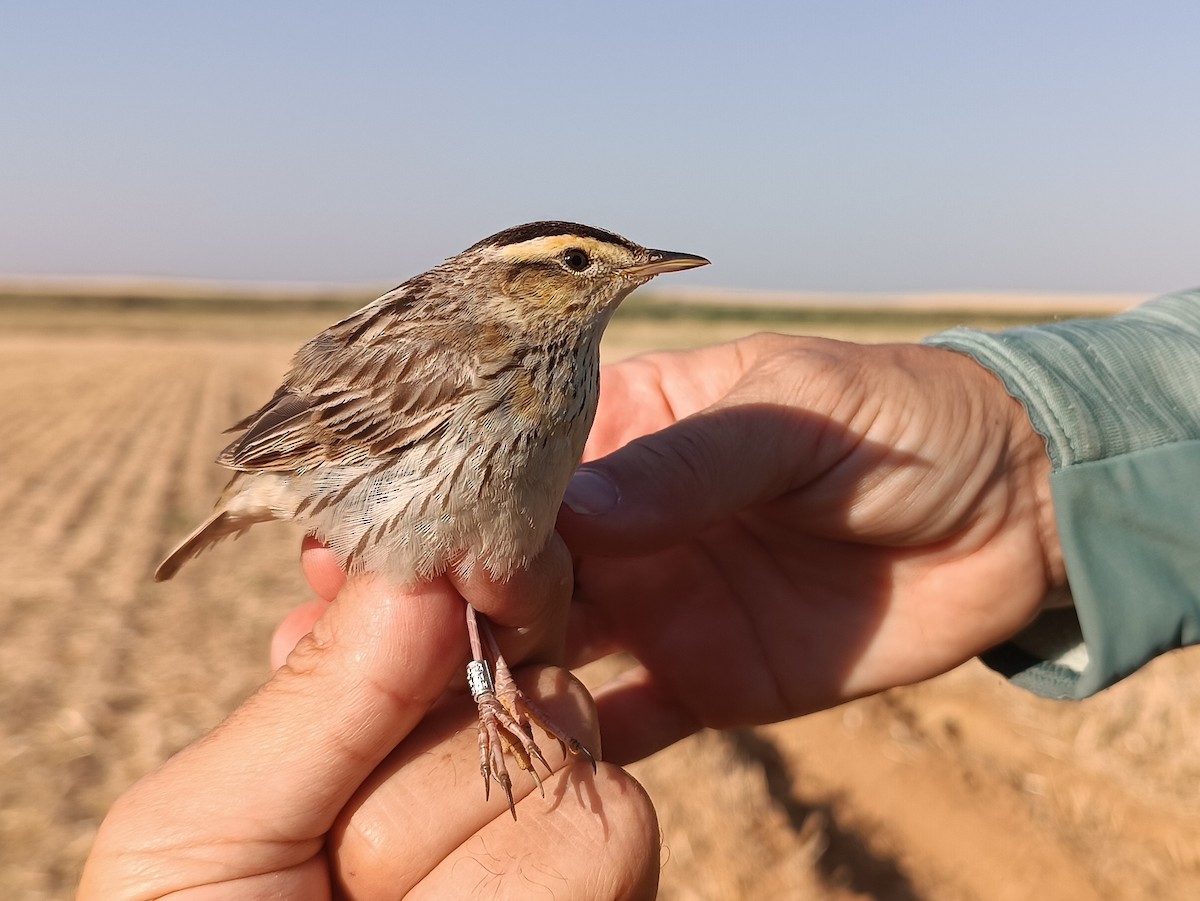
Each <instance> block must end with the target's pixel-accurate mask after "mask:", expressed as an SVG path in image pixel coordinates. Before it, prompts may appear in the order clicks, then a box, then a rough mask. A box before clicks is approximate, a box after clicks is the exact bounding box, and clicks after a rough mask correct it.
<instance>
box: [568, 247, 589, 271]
mask: <svg viewBox="0 0 1200 901" xmlns="http://www.w3.org/2000/svg"><path fill="white" fill-rule="evenodd" d="M562 261H563V265H564V266H566V267H567V268H568V269H570V270H571V271H572V272H583V270H584V269H586V268H587V267H588V266H589V265H591V262H592V261H591V260H590V259H588V255H587V254H586V253H584V252H583V251H582V250H580V249H579V248H578V247H572V248H570V249H568V250H564V251H563V255H562Z"/></svg>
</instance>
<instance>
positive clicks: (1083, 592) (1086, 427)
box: [925, 290, 1200, 698]
mask: <svg viewBox="0 0 1200 901" xmlns="http://www.w3.org/2000/svg"><path fill="white" fill-rule="evenodd" d="M925 343H927V344H931V345H935V346H938V347H945V348H949V349H952V350H957V351H959V352H961V353H965V354H968V355H969V356H971V357H972V358H974V359H975V360H976V361H977V362H979V363H980V364H981V365H983V366H984V367H986V368H987V369H989V370H991V371H992V372H994V373H995V374H996V375H997V376H998V377H999V378H1000V379H1001V380H1002V381H1003V382H1004V385H1005V387H1006V388H1007V389H1008V391H1009V393H1010V394H1012V396H1013V397H1015V398H1016V399H1017V400H1018V401H1020V402H1021V403H1022V404H1023V405H1024V407H1025V409H1026V411H1027V412H1028V413H1029V417H1030V420H1031V421H1032V423H1033V426H1034V428H1035V429H1037V431H1038V433H1039V434H1040V435H1041V436H1042V437H1043V438H1044V439H1045V441H1046V448H1047V450H1048V452H1049V454H1050V459H1051V463H1052V465H1053V472H1052V474H1051V476H1050V487H1051V493H1052V496H1053V499H1054V506H1055V517H1056V524H1057V527H1058V534H1059V538H1060V540H1061V542H1062V549H1063V558H1064V561H1065V564H1066V570H1067V580H1068V583H1069V586H1070V593H1071V596H1072V598H1073V601H1074V605H1073V609H1072V608H1070V607H1068V608H1065V609H1060V610H1050V611H1047V612H1046V613H1043V614H1042V615H1041V616H1039V617H1038V618H1037V619H1036V620H1035V621H1034V622H1033V623H1032V624H1031V625H1030V626H1029V627H1028V628H1026V629H1025V630H1024V631H1023V632H1022V633H1020V634H1019V635H1017V636H1015V637H1014V638H1013V639H1012V640H1010V641H1009V642H1007V643H1005V644H1004V645H1001V646H1000V647H997V648H994V649H992V650H991V651H989V652H987V653H986V654H984V655H982V658H983V660H984V662H986V663H987V664H988V665H989V666H992V667H993V668H995V669H997V670H998V671H1000V672H1002V673H1003V674H1004V675H1006V676H1008V677H1009V678H1010V679H1012V680H1013V681H1014V682H1015V683H1017V684H1020V685H1023V686H1025V687H1026V688H1029V689H1031V690H1032V691H1035V692H1037V693H1038V694H1041V695H1045V696H1047V697H1059V698H1083V697H1087V696H1088V695H1091V694H1094V693H1095V692H1097V691H1099V690H1101V689H1103V688H1106V687H1107V686H1109V685H1112V684H1113V683H1114V682H1116V681H1118V680H1120V679H1122V678H1123V677H1125V676H1127V675H1129V674H1130V673H1132V672H1133V671H1134V670H1136V669H1138V668H1139V667H1140V666H1142V665H1143V664H1145V663H1146V662H1147V661H1149V660H1150V659H1152V658H1153V657H1155V656H1157V655H1159V654H1162V653H1164V652H1166V651H1169V650H1172V649H1174V648H1180V647H1184V646H1186V645H1191V644H1197V643H1200V290H1196V291H1189V292H1184V293H1181V294H1173V295H1169V296H1166V297H1160V298H1157V299H1155V300H1152V301H1150V302H1148V303H1146V304H1143V305H1142V306H1140V307H1137V308H1136V309H1133V310H1130V311H1128V312H1125V313H1120V314H1118V315H1116V316H1113V317H1110V318H1108V319H1094V320H1073V321H1067V322H1057V323H1052V324H1047V325H1042V326H1032V327H1029V328H1018V329H1010V330H1008V331H1003V332H998V333H994V334H991V333H987V332H983V331H979V330H975V329H965V328H957V329H951V330H950V331H947V332H942V333H940V334H937V335H934V336H932V337H930V338H928V339H926V341H925Z"/></svg>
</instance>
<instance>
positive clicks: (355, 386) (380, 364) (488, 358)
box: [155, 222, 708, 818]
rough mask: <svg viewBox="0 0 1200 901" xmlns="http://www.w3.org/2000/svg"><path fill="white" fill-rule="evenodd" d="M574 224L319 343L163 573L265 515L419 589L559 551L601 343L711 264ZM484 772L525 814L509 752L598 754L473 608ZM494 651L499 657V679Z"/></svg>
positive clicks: (417, 281)
mask: <svg viewBox="0 0 1200 901" xmlns="http://www.w3.org/2000/svg"><path fill="white" fill-rule="evenodd" d="M707 262H708V261H707V260H705V259H704V258H703V257H697V256H693V255H691V254H682V253H672V252H667V251H659V250H649V249H647V248H644V247H641V246H639V245H637V244H634V243H633V242H631V241H628V240H626V239H624V238H622V237H620V236H618V235H615V234H612V233H611V232H606V231H603V230H601V229H597V228H593V227H591V226H585V225H578V224H575V223H567V222H535V223H530V224H528V225H522V226H517V227H515V228H511V229H506V230H505V231H502V232H499V233H497V234H495V235H492V236H491V237H489V238H485V239H484V240H483V241H480V242H478V243H477V244H474V245H472V246H471V247H469V248H468V249H467V250H465V251H464V252H463V253H461V254H459V255H458V256H456V257H452V258H450V259H449V260H447V261H446V262H445V263H443V264H441V265H440V266H437V267H435V268H434V269H431V270H429V271H428V272H425V273H423V274H421V275H418V276H416V277H414V278H412V279H409V280H408V281H407V282H405V283H403V284H402V285H400V286H399V287H397V288H396V289H394V290H393V291H390V292H388V293H387V294H385V295H383V296H382V297H380V298H379V299H377V300H375V301H373V302H372V303H370V304H368V305H367V306H366V307H364V308H363V309H361V310H359V311H358V312H357V313H354V314H352V315H351V316H349V317H348V318H346V319H344V320H342V321H341V322H339V323H337V324H335V325H333V326H331V327H330V328H328V329H326V330H325V331H324V332H322V333H321V334H319V335H318V336H316V337H315V338H314V339H312V340H311V341H309V342H308V343H307V344H305V345H304V346H303V347H302V348H301V349H300V350H299V351H298V352H297V353H296V356H295V358H294V359H293V364H292V368H291V371H290V372H289V373H288V375H287V376H286V377H285V379H284V382H283V384H282V385H281V386H280V387H279V389H278V390H277V391H276V392H275V394H274V395H273V396H272V398H271V399H270V400H269V401H268V402H267V403H266V404H265V405H264V406H263V407H262V408H260V409H259V410H258V411H257V412H255V413H253V414H251V415H250V416H248V417H246V418H245V419H243V420H242V421H241V422H239V423H237V424H236V425H235V426H234V427H233V428H232V429H231V431H242V432H243V434H242V435H241V436H240V437H238V438H237V439H236V440H234V441H233V442H232V443H231V444H230V445H229V446H228V447H227V448H226V449H225V450H224V451H223V452H222V454H221V455H220V457H219V458H218V462H220V463H221V464H222V465H224V466H227V467H228V468H230V469H233V470H235V474H234V476H233V477H232V479H231V480H230V482H229V484H228V485H227V486H226V488H225V491H224V493H223V494H222V496H221V498H220V499H219V500H218V502H217V505H216V509H215V510H214V512H213V514H212V515H211V516H210V517H209V518H208V519H207V520H206V521H205V522H204V523H202V524H201V525H200V527H199V528H197V529H196V531H194V532H193V533H192V534H191V535H190V536H189V537H188V538H187V539H185V540H184V541H183V543H181V544H180V546H179V547H178V548H176V550H175V551H173V552H172V553H171V554H170V555H169V556H168V557H167V559H166V560H164V561H163V563H162V564H161V565H160V566H159V568H158V570H157V571H156V573H155V578H156V580H159V581H162V580H165V579H169V578H171V577H172V576H173V575H174V574H175V573H176V572H177V571H178V569H179V567H180V566H182V565H183V563H185V562H186V561H187V560H189V559H191V558H192V557H194V556H196V555H197V554H198V553H200V552H201V551H202V550H204V549H205V548H207V547H209V546H210V545H212V544H213V543H215V542H217V541H219V540H221V539H222V538H224V537H226V536H228V535H231V534H239V533H241V532H244V531H245V530H246V529H248V528H250V527H251V526H253V525H255V524H256V523H259V522H267V521H271V520H295V521H302V522H304V523H306V525H307V526H308V528H309V529H310V530H311V531H312V532H313V533H314V534H316V535H317V536H318V537H319V538H320V539H321V540H322V541H323V542H325V543H326V544H327V545H328V546H329V548H330V549H331V550H332V551H333V552H334V554H335V555H336V556H337V559H338V561H339V564H340V565H341V566H342V567H343V568H344V570H345V571H346V572H347V573H348V574H354V573H358V572H377V573H381V574H382V575H384V576H385V577H387V578H389V579H393V580H395V581H397V582H399V583H402V584H411V583H415V582H420V581H425V580H428V579H432V578H435V577H437V576H438V575H441V574H443V573H451V574H452V575H453V576H454V577H455V578H456V580H458V581H463V580H466V579H469V578H470V576H471V573H472V572H474V571H476V569H477V568H478V567H480V566H482V568H483V569H485V570H486V571H487V573H488V574H489V575H490V576H491V577H492V578H493V579H495V580H498V581H504V580H506V579H508V578H509V577H510V576H511V575H512V574H513V573H514V572H517V571H519V570H520V569H522V568H523V567H525V566H527V565H528V564H529V563H530V561H531V560H533V559H534V558H535V557H536V556H537V554H538V553H539V552H540V551H541V550H542V549H543V548H544V547H545V546H546V543H547V541H548V540H549V538H550V536H551V534H552V532H553V528H554V522H555V517H556V514H557V511H558V507H559V504H560V502H561V500H562V496H563V492H564V491H565V489H566V484H567V481H568V480H569V479H570V477H571V474H572V473H573V472H574V470H575V467H576V466H577V465H578V463H579V460H580V457H581V455H582V452H583V446H584V442H585V440H586V438H587V434H588V431H589V429H590V428H591V423H592V419H593V417H594V416H595V412H596V404H597V400H598V396H599V344H600V338H601V336H602V334H603V331H604V328H605V326H606V325H607V324H608V321H609V319H610V318H611V316H612V314H613V312H614V311H615V309H616V307H617V305H618V304H619V303H620V302H621V301H622V300H623V299H624V298H625V297H626V296H628V294H629V293H630V292H632V291H633V289H634V288H636V287H638V286H639V285H642V284H644V283H645V282H647V281H649V280H650V279H651V278H653V277H654V276H656V275H658V274H661V273H664V272H673V271H678V270H682V269H690V268H693V267H696V266H703V265H705V264H707ZM467 621H468V633H469V636H470V638H471V651H472V660H471V663H470V664H469V667H468V676H469V679H470V680H471V687H472V693H473V695H474V697H475V700H476V703H477V704H478V706H479V712H480V769H481V772H482V773H483V777H484V780H485V785H487V784H488V783H489V780H495V781H496V782H497V783H498V784H499V785H500V786H501V787H502V788H503V790H504V792H505V794H506V796H507V798H508V802H509V808H510V810H511V811H512V813H513V816H514V818H515V816H516V811H515V807H514V806H513V799H512V788H511V779H510V777H509V775H508V772H507V769H506V767H505V764H504V757H503V751H504V750H508V751H509V752H510V753H511V754H513V756H514V757H515V758H516V760H517V762H518V764H519V765H520V766H521V768H522V769H526V770H528V771H530V772H531V773H533V774H534V777H535V779H536V778H538V777H537V775H536V772H535V770H534V766H533V761H534V760H535V759H536V760H540V761H542V763H543V765H544V764H545V760H544V758H543V757H542V755H541V752H540V750H539V749H538V747H537V744H536V742H535V741H534V739H533V734H532V728H531V724H534V723H536V724H537V725H539V726H540V727H541V728H543V729H544V730H545V731H546V732H547V733H548V734H549V735H551V736H552V737H554V738H556V739H557V740H558V741H560V742H561V743H562V744H563V746H564V748H566V749H568V750H570V751H571V752H573V753H575V754H576V755H580V756H584V757H586V758H587V759H589V760H590V761H591V763H592V766H593V767H594V766H595V761H594V759H592V755H591V753H590V752H588V751H587V749H586V748H584V747H583V746H582V745H581V744H580V743H579V742H578V741H576V740H575V739H573V738H571V737H570V736H568V735H566V734H565V733H564V732H563V731H562V730H561V729H559V728H558V727H557V726H555V725H554V724H553V723H552V722H550V721H549V720H548V719H547V718H546V717H545V716H544V715H543V714H541V713H540V711H539V710H538V709H537V708H536V707H535V706H534V705H533V704H532V703H531V702H530V701H529V699H527V698H526V697H525V696H524V695H523V694H522V693H521V692H520V690H519V689H518V688H517V687H516V685H515V683H514V682H513V681H512V677H511V674H510V673H509V671H508V666H507V664H506V663H505V661H504V658H503V656H502V655H501V654H500V652H499V646H498V644H497V643H496V640H495V637H494V636H493V635H492V633H491V630H490V627H489V624H488V621H487V619H486V618H485V617H482V616H479V615H478V614H477V613H476V611H475V610H474V608H473V607H472V606H471V605H470V604H468V606H467ZM489 656H490V657H491V658H492V660H493V661H494V663H495V672H496V676H495V681H494V682H493V680H492V677H491V670H490V668H489V664H488V658H489Z"/></svg>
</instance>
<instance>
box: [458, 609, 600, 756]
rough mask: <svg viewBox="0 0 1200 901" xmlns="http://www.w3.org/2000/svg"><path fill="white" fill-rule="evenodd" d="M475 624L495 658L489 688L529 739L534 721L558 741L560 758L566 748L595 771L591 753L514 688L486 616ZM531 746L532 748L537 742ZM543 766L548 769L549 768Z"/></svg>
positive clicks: (531, 736) (513, 682)
mask: <svg viewBox="0 0 1200 901" xmlns="http://www.w3.org/2000/svg"><path fill="white" fill-rule="evenodd" d="M478 625H479V632H480V634H481V635H482V637H483V640H484V641H485V642H486V643H487V649H488V651H489V652H490V653H491V655H492V657H493V658H494V659H495V661H496V681H495V685H494V687H493V689H492V690H493V692H494V693H495V695H496V697H497V698H499V700H500V703H501V704H502V705H504V708H505V709H506V710H507V711H508V712H509V714H510V715H511V716H512V718H513V719H514V720H516V721H517V722H518V723H519V724H520V725H521V728H522V730H523V731H524V732H525V734H526V735H528V736H529V738H530V740H531V741H532V739H533V728H532V727H531V725H530V724H531V723H536V724H537V726H538V728H539V729H541V730H542V731H543V732H545V733H546V734H547V735H549V736H550V737H551V738H553V739H555V740H556V741H557V742H558V746H559V747H560V748H562V751H563V756H564V757H565V756H566V754H567V752H568V751H570V752H571V754H573V755H574V756H576V757H586V758H587V761H588V763H590V764H591V766H592V772H593V773H594V772H596V758H595V757H594V756H593V755H592V752H591V751H589V750H588V749H587V748H585V747H584V746H583V744H582V743H581V742H580V741H579V739H577V738H575V737H573V736H571V735H568V734H567V733H566V732H565V731H563V730H562V729H561V728H559V727H558V726H557V725H556V724H555V723H554V721H553V720H552V719H550V717H549V716H548V715H547V714H546V713H545V712H544V711H543V710H542V709H541V708H540V707H539V706H538V705H537V704H535V703H534V702H533V701H532V700H531V699H530V698H529V697H527V696H526V695H525V693H524V692H522V691H521V689H519V688H517V683H516V680H514V679H513V677H512V672H511V671H510V670H509V668H508V663H507V662H506V661H505V660H504V654H502V653H501V652H500V643H499V642H497V641H496V636H495V634H494V633H493V632H492V626H491V623H490V622H488V620H487V618H486V617H483V616H481V617H480V622H479V624H478ZM533 747H534V748H535V749H536V748H537V745H534V746H533ZM537 758H538V760H541V761H542V764H543V765H545V763H546V760H545V758H544V757H542V755H541V754H540V753H539V754H538V755H537ZM546 768H547V769H549V767H546Z"/></svg>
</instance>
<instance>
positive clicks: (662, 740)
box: [595, 666, 703, 766]
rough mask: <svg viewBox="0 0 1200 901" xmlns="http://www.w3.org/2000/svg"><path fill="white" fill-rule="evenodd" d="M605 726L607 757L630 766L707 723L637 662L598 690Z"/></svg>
mask: <svg viewBox="0 0 1200 901" xmlns="http://www.w3.org/2000/svg"><path fill="white" fill-rule="evenodd" d="M595 701H596V712H597V715H598V716H599V717H600V722H601V724H602V725H603V728H604V758H605V760H608V761H610V762H612V763H615V764H617V765H618V766H627V765H628V764H630V763H634V762H636V761H638V760H642V759H643V758H646V757H649V756H650V755H651V754H654V753H655V752H657V751H661V750H662V749H663V748H666V747H669V746H670V745H673V744H675V742H677V741H682V740H683V739H685V738H687V737H688V736H689V735H691V734H693V733H694V732H697V731H699V730H700V729H701V728H702V726H703V723H701V722H700V720H699V719H698V718H697V717H696V716H695V715H694V714H692V713H691V712H689V711H688V710H686V709H685V708H684V707H682V706H681V705H680V704H679V703H678V702H676V701H675V700H673V699H672V698H671V697H670V696H669V695H668V694H667V693H666V692H664V691H662V689H661V688H660V687H659V686H658V685H657V684H656V682H655V680H654V677H653V675H651V674H650V672H648V671H647V670H646V669H645V668H644V667H642V666H635V667H633V668H632V669H629V670H626V671H625V672H623V673H621V674H620V675H619V676H616V677H615V678H613V679H612V680H610V681H609V682H607V683H605V684H604V685H602V686H601V687H600V688H599V689H598V690H597V691H596V693H595Z"/></svg>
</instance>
